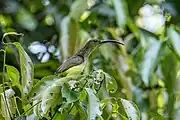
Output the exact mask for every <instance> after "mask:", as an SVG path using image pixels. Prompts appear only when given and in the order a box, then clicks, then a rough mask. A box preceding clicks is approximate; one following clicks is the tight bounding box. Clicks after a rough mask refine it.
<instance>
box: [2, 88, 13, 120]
mask: <svg viewBox="0 0 180 120" xmlns="http://www.w3.org/2000/svg"><path fill="white" fill-rule="evenodd" d="M0 95H1V113H2V115H3V117H4V118H5V119H6V120H10V119H11V118H10V116H11V117H13V116H14V115H15V114H16V108H15V102H14V99H13V96H14V95H15V92H14V91H13V90H12V89H8V90H6V91H5V96H6V99H5V96H4V93H1V94H0ZM9 113H10V115H9Z"/></svg>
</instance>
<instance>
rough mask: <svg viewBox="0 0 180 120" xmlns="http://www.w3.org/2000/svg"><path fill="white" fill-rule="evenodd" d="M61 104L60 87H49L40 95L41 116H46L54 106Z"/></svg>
mask: <svg viewBox="0 0 180 120" xmlns="http://www.w3.org/2000/svg"><path fill="white" fill-rule="evenodd" d="M60 103H61V91H60V87H59V86H56V85H55V84H53V85H51V86H49V87H48V88H47V89H46V90H45V91H44V92H43V93H42V104H41V108H42V111H43V114H46V113H47V111H48V110H49V109H50V108H52V109H53V108H54V107H55V106H56V105H58V104H60Z"/></svg>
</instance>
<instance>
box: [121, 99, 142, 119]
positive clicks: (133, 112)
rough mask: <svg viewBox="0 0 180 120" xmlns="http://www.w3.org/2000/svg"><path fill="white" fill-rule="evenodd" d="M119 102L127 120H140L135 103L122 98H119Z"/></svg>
mask: <svg viewBox="0 0 180 120" xmlns="http://www.w3.org/2000/svg"><path fill="white" fill-rule="evenodd" d="M120 102H121V104H122V105H123V108H124V110H125V112H126V115H127V117H128V118H129V120H140V112H139V109H138V107H137V105H136V104H135V103H133V102H131V101H128V100H125V99H122V98H120Z"/></svg>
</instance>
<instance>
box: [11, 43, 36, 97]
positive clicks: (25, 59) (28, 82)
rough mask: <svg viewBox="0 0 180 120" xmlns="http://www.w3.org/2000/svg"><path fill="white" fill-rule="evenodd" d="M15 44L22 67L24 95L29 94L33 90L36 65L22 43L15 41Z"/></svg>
mask: <svg viewBox="0 0 180 120" xmlns="http://www.w3.org/2000/svg"><path fill="white" fill-rule="evenodd" d="M14 45H15V46H16V48H17V49H18V52H19V58H20V68H21V84H22V88H23V93H24V95H27V94H28V93H29V92H30V91H31V89H32V85H33V79H34V65H33V63H32V61H31V59H30V57H29V56H28V54H27V53H26V52H25V50H24V49H23V47H22V46H21V44H20V43H18V42H15V43H14Z"/></svg>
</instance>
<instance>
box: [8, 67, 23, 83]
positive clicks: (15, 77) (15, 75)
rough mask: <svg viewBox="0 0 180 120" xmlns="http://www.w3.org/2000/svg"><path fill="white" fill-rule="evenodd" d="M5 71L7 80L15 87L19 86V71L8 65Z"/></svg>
mask: <svg viewBox="0 0 180 120" xmlns="http://www.w3.org/2000/svg"><path fill="white" fill-rule="evenodd" d="M6 70H7V74H8V78H9V80H11V81H12V85H13V86H15V85H16V84H19V78H20V76H19V71H18V70H17V69H16V68H15V67H13V66H9V65H6Z"/></svg>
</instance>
